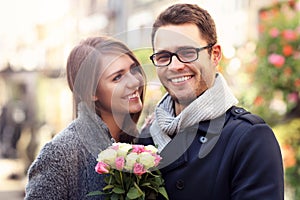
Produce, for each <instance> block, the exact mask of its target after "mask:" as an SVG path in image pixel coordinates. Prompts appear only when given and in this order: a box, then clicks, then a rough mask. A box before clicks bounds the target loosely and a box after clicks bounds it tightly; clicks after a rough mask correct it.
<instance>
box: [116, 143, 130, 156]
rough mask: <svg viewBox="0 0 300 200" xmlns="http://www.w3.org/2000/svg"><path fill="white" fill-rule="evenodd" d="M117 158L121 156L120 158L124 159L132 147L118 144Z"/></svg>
mask: <svg viewBox="0 0 300 200" xmlns="http://www.w3.org/2000/svg"><path fill="white" fill-rule="evenodd" d="M118 146H119V148H118V151H117V153H118V156H122V157H126V155H127V153H128V151H129V150H130V149H132V146H131V145H130V144H127V143H118Z"/></svg>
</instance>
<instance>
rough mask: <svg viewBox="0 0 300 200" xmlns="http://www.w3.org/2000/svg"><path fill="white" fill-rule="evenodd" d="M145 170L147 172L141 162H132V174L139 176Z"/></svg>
mask: <svg viewBox="0 0 300 200" xmlns="http://www.w3.org/2000/svg"><path fill="white" fill-rule="evenodd" d="M146 172H147V171H146V169H145V168H144V166H143V165H142V164H141V163H134V166H133V173H134V174H136V175H138V176H141V175H143V174H144V173H146Z"/></svg>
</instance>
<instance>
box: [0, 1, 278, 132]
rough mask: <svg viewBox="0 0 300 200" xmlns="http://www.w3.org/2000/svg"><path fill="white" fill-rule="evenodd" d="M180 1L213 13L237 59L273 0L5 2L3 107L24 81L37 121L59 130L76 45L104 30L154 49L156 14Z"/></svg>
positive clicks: (66, 116)
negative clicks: (68, 65) (260, 12)
mask: <svg viewBox="0 0 300 200" xmlns="http://www.w3.org/2000/svg"><path fill="white" fill-rule="evenodd" d="M177 2H178V3H182V2H189V3H197V4H199V5H200V6H203V7H204V8H206V9H207V10H208V11H209V12H210V13H211V14H212V16H213V18H214V19H215V21H216V24H217V31H218V33H219V41H220V43H221V44H222V45H223V50H224V53H225V55H229V57H231V58H232V57H234V51H232V49H235V48H236V47H239V46H243V45H244V44H245V43H246V42H247V41H248V40H249V38H250V39H255V38H257V34H258V33H257V29H256V27H257V19H258V10H259V9H260V8H261V7H263V6H266V5H268V4H270V3H271V2H272V0H267V1H259V0H253V1H250V0H227V1H217V0H215V1H211V0H200V1H199V0H198V1H195V0H190V1H188V0H186V1H180V0H175V1H167V0H51V1H47V0H27V1H22V0H11V1H5V2H4V1H1V2H0V4H1V5H0V13H1V14H2V15H3V16H1V17H0V25H1V31H0V38H1V40H0V92H1V94H3V95H1V97H0V108H1V107H3V106H4V105H5V104H6V103H7V102H9V101H11V99H12V98H13V95H12V93H13V92H12V90H14V88H15V87H14V85H17V84H24V85H25V86H26V88H27V91H26V95H25V97H24V98H26V101H25V102H26V103H27V102H28V104H30V110H31V111H30V113H31V115H30V116H31V117H32V118H33V119H34V120H32V121H34V123H35V124H38V125H37V127H39V128H41V127H43V126H44V125H48V126H50V127H52V130H53V132H55V133H56V132H58V131H59V130H61V129H62V128H63V127H64V126H65V125H66V124H67V123H68V122H70V120H71V119H72V100H71V94H70V92H69V90H68V88H67V85H66V80H65V75H64V71H65V64H66V60H67V56H68V54H69V52H70V50H71V48H72V47H73V46H74V45H75V44H76V43H78V41H80V40H81V39H83V38H85V37H88V36H96V35H99V34H106V35H112V36H114V37H116V38H118V39H120V40H122V41H124V42H126V43H127V44H128V45H129V47H130V48H132V49H140V48H151V45H150V44H151V43H150V33H151V26H152V23H153V21H154V19H155V17H156V16H157V15H158V14H159V13H160V12H161V11H162V10H163V9H165V8H166V7H168V6H169V5H171V4H174V3H177ZM16 5H18V6H16ZM50 129H51V128H50ZM50 135H51V134H50Z"/></svg>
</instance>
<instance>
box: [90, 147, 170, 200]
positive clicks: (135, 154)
mask: <svg viewBox="0 0 300 200" xmlns="http://www.w3.org/2000/svg"><path fill="white" fill-rule="evenodd" d="M161 159H162V158H161V157H160V156H159V155H158V153H157V149H156V148H155V147H154V146H152V145H147V146H144V145H131V144H127V143H113V145H112V146H110V147H108V148H107V149H105V150H104V151H101V152H100V154H99V155H98V159H97V161H98V163H97V165H96V167H95V170H96V172H97V173H99V174H107V176H105V178H104V181H105V183H106V184H107V185H106V186H105V187H103V189H102V191H95V192H91V193H89V195H106V197H107V199H119V200H122V199H123V200H125V199H140V200H144V199H155V198H156V197H157V196H158V195H159V194H161V196H163V197H164V198H166V199H168V195H167V192H166V190H165V188H164V180H163V179H162V177H161V174H160V171H159V170H158V169H157V168H156V167H157V165H158V164H159V162H160V160H161Z"/></svg>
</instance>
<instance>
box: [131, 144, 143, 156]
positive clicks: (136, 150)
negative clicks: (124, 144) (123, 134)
mask: <svg viewBox="0 0 300 200" xmlns="http://www.w3.org/2000/svg"><path fill="white" fill-rule="evenodd" d="M132 152H133V153H138V154H139V153H142V152H145V146H144V145H138V144H136V145H132Z"/></svg>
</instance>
